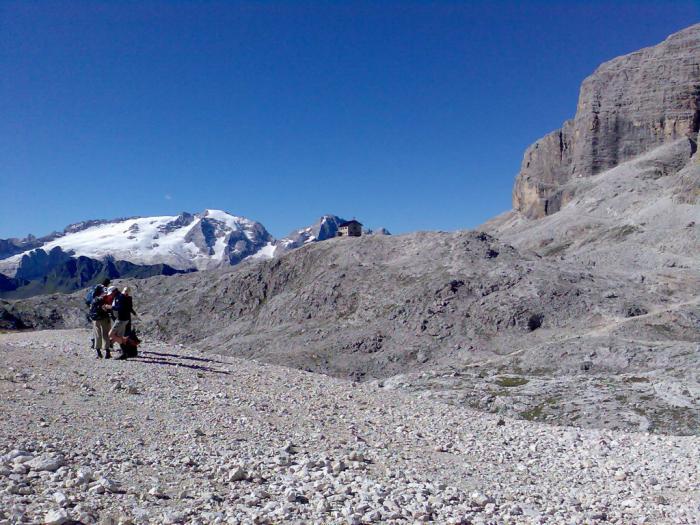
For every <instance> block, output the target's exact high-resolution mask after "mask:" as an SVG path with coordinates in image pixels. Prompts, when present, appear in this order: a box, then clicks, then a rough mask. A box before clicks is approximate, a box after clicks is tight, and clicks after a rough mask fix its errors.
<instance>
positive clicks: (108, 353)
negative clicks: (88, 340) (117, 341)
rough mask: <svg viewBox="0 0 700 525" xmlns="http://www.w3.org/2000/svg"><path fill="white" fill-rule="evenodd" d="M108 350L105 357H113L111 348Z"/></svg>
mask: <svg viewBox="0 0 700 525" xmlns="http://www.w3.org/2000/svg"><path fill="white" fill-rule="evenodd" d="M106 352H107V355H105V359H112V353H111V352H110V351H109V350H107V351H106Z"/></svg>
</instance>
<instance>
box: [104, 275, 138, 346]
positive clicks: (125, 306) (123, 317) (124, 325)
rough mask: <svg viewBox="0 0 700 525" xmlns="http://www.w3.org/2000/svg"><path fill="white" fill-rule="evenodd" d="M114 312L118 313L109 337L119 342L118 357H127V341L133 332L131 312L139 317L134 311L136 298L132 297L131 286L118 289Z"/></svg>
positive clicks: (113, 304)
mask: <svg viewBox="0 0 700 525" xmlns="http://www.w3.org/2000/svg"><path fill="white" fill-rule="evenodd" d="M112 312H113V314H114V315H116V321H115V322H114V326H112V329H111V330H110V331H109V339H110V341H113V342H114V341H116V342H117V343H119V347H120V348H121V354H120V355H119V357H118V358H117V359H126V358H127V357H128V356H127V352H126V348H125V343H126V342H127V340H128V336H129V335H130V334H131V314H134V315H135V316H137V317H138V314H137V313H136V312H135V311H134V300H133V298H132V297H131V288H129V287H128V286H125V287H124V289H123V290H122V291H121V293H119V292H118V291H117V294H116V296H115V297H114V302H113V303H112Z"/></svg>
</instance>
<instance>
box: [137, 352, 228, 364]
mask: <svg viewBox="0 0 700 525" xmlns="http://www.w3.org/2000/svg"><path fill="white" fill-rule="evenodd" d="M141 353H142V354H149V355H156V356H158V357H174V358H176V359H187V360H189V361H201V362H203V363H217V364H220V365H225V364H226V363H224V362H223V361H217V360H216V359H209V358H207V357H192V356H189V355H179V354H167V353H165V352H141ZM154 359H156V358H154Z"/></svg>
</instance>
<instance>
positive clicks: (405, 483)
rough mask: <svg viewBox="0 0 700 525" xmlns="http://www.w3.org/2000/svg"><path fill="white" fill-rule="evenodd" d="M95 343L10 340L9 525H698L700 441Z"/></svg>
mask: <svg viewBox="0 0 700 525" xmlns="http://www.w3.org/2000/svg"><path fill="white" fill-rule="evenodd" d="M88 339H89V333H88V332H87V331H86V330H64V331H43V332H23V333H12V334H0V398H1V399H2V412H1V416H0V524H10V523H48V524H62V523H85V524H90V523H102V524H127V523H134V524H139V523H193V524H196V523H202V524H203V523H232V524H233V523H236V524H237V523H241V524H244V523H338V524H340V523H343V524H345V523H349V524H361V523H418V522H434V523H464V524H508V523H512V524H516V523H517V524H520V523H523V524H528V523H538V524H539V523H552V524H559V523H562V524H569V523H580V524H584V523H585V524H595V523H606V524H607V523H620V524H632V523H634V524H637V523H652V524H661V523H683V524H695V523H698V522H699V521H698V520H699V518H700V507H699V506H700V486H699V482H700V467H699V465H700V438H698V437H674V436H661V435H648V434H637V433H623V432H615V431H609V430H582V429H577V428H573V427H552V426H547V425H543V424H539V423H532V422H527V421H519V420H513V419H508V418H504V419H502V418H500V417H498V416H496V415H490V414H483V413H479V412H476V411H474V410H471V409H467V408H460V407H456V406H449V405H446V404H442V403H439V402H435V401H431V400H428V399H421V398H420V397H419V396H417V395H412V394H408V393H404V392H397V391H387V390H383V389H381V388H378V387H377V386H374V385H371V384H355V383H351V382H348V381H344V380H340V379H334V378H330V377H326V376H322V375H316V374H312V373H307V372H302V371H298V370H292V369H286V368H282V367H277V366H273V365H263V364H259V363H256V362H253V361H244V360H238V359H235V358H230V357H220V356H213V355H212V354H203V353H196V352H193V351H191V350H189V349H187V348H184V347H181V346H177V345H175V346H173V345H170V346H169V345H165V344H163V343H152V342H148V341H146V342H145V343H144V344H143V346H142V357H140V358H138V359H135V360H130V361H127V362H120V361H115V360H97V359H95V358H94V357H93V354H92V353H91V351H90V350H89V349H88V348H87V345H86V341H88Z"/></svg>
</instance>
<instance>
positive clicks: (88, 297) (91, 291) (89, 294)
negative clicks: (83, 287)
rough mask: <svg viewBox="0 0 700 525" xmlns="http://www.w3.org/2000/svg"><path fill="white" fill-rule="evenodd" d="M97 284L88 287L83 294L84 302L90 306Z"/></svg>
mask: <svg viewBox="0 0 700 525" xmlns="http://www.w3.org/2000/svg"><path fill="white" fill-rule="evenodd" d="M98 286H99V285H97V284H96V285H95V286H92V287H90V288H89V289H88V291H87V293H86V294H85V304H86V305H88V306H90V305H91V304H92V300H93V299H94V298H95V288H97V287H98Z"/></svg>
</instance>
